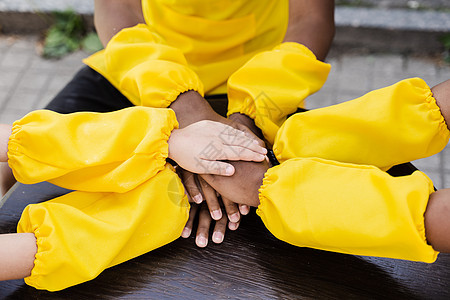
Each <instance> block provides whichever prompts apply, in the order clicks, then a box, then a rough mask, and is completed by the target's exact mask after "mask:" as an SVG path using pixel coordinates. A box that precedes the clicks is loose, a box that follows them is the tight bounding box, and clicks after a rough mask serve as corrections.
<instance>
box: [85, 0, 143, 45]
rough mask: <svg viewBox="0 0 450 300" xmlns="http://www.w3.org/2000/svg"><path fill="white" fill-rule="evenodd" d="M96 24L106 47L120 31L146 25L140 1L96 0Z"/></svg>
mask: <svg viewBox="0 0 450 300" xmlns="http://www.w3.org/2000/svg"><path fill="white" fill-rule="evenodd" d="M94 3H95V14H94V24H95V28H96V30H97V33H98V36H99V38H100V40H101V42H102V44H103V46H106V44H108V42H109V40H110V39H111V38H112V37H113V36H114V35H115V34H116V33H117V32H119V31H120V30H122V29H123V28H127V27H132V26H134V25H137V24H139V23H145V20H144V16H143V14H142V7H141V1H140V0H95V2H94Z"/></svg>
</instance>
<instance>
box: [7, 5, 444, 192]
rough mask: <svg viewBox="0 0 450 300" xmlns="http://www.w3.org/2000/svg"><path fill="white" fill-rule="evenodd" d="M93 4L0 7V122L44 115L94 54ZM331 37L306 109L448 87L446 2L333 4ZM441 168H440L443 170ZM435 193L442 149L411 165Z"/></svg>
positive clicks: (440, 177) (440, 176) (441, 184)
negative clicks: (407, 82)
mask: <svg viewBox="0 0 450 300" xmlns="http://www.w3.org/2000/svg"><path fill="white" fill-rule="evenodd" d="M93 6H94V5H93V0H0V122H2V123H11V122H13V121H14V120H16V119H18V118H21V117H22V116H23V115H25V114H26V113H28V112H29V111H31V110H35V109H38V108H42V107H44V106H45V105H46V104H47V103H48V102H49V101H50V100H51V99H52V97H53V96H54V95H55V94H56V93H57V92H58V91H59V90H60V89H61V88H62V87H64V85H65V84H66V83H67V82H68V81H69V80H70V79H71V77H72V76H73V75H74V73H75V72H76V71H77V70H78V69H79V68H80V67H81V66H82V62H81V60H82V59H83V58H84V57H87V56H88V55H89V54H90V53H93V52H95V51H97V50H98V49H100V48H101V45H100V43H99V41H98V39H97V37H96V34H95V32H94V28H93ZM335 18H336V26H337V30H336V36H335V41H334V44H333V46H332V49H331V52H330V54H329V56H328V59H327V61H328V62H329V63H330V64H331V65H332V71H331V74H330V76H329V79H328V81H327V83H326V84H325V86H324V87H323V89H322V90H321V91H319V92H318V93H316V94H315V95H313V96H311V97H310V98H309V99H308V100H307V108H309V109H314V108H318V107H323V106H329V105H333V104H337V103H340V102H343V101H347V100H350V99H353V98H356V97H359V96H361V95H363V94H364V93H366V92H368V91H370V90H373V89H377V88H381V87H384V86H387V85H390V84H393V83H395V82H397V81H399V80H402V79H404V78H409V77H414V76H418V77H421V78H423V79H425V80H426V81H427V83H428V84H429V85H430V86H433V85H435V84H437V83H439V82H442V81H445V80H448V79H450V1H449V0H420V1H419V0H417V1H407V0H380V1H376V0H336V14H335ZM447 162H448V163H447ZM414 164H415V165H416V166H417V167H419V168H420V169H421V170H422V171H424V172H425V173H427V174H428V175H429V176H430V177H431V178H432V179H433V181H434V183H435V185H436V187H438V188H442V187H450V148H449V147H447V148H446V150H445V151H444V152H442V153H440V154H438V155H435V156H433V157H430V158H427V159H423V160H420V161H416V162H414Z"/></svg>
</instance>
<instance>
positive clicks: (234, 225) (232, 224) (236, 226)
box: [228, 222, 240, 230]
mask: <svg viewBox="0 0 450 300" xmlns="http://www.w3.org/2000/svg"><path fill="white" fill-rule="evenodd" d="M239 223H240V222H237V223H233V222H229V223H228V229H230V230H236V229H238V227H239Z"/></svg>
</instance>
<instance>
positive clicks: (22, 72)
mask: <svg viewBox="0 0 450 300" xmlns="http://www.w3.org/2000/svg"><path fill="white" fill-rule="evenodd" d="M86 56H87V54H86V53H83V52H81V51H80V52H76V53H74V54H72V55H70V56H67V57H65V58H64V59H62V60H57V61H53V60H44V59H42V58H41V57H39V56H38V55H37V53H36V38H35V37H5V36H0V108H1V109H0V122H2V123H10V122H13V121H14V120H16V119H18V118H20V117H22V116H23V115H25V114H26V113H28V112H29V111H31V110H34V109H38V108H42V107H43V106H44V105H45V104H46V103H47V102H49V100H50V99H51V98H52V97H53V96H54V95H55V94H56V93H57V92H58V91H59V90H60V89H61V88H62V87H63V86H64V85H65V83H67V82H68V81H69V80H70V78H71V77H72V76H73V74H74V73H75V72H76V71H77V70H78V69H79V68H80V66H81V64H82V63H81V59H82V58H83V57H86ZM329 62H330V63H331V65H332V66H333V68H332V72H331V74H330V77H329V79H328V81H327V83H326V84H325V86H324V88H323V89H322V90H321V91H320V92H318V93H317V94H315V95H313V96H311V97H310V99H309V100H308V102H307V103H308V104H307V106H308V108H317V107H322V106H328V105H332V104H336V103H338V102H343V101H346V100H350V99H353V98H356V97H358V96H360V95H362V94H364V93H366V92H368V91H370V90H372V89H376V88H381V87H384V86H387V85H390V84H393V83H395V82H396V81H399V80H401V79H404V78H408V77H413V76H419V77H422V78H423V79H425V80H426V81H427V82H428V84H429V85H430V86H432V85H435V84H437V83H439V82H442V81H444V80H447V79H450V66H448V65H447V66H446V65H440V64H437V63H436V62H435V61H433V60H431V59H426V58H417V57H408V56H402V55H394V54H389V55H382V54H377V55H374V54H368V55H366V54H332V55H331V57H330V59H329ZM449 149H450V148H449V147H447V149H446V150H445V151H444V152H442V153H440V154H438V155H435V156H433V157H430V158H427V159H423V160H420V161H416V162H415V165H416V166H417V167H419V168H420V169H421V170H422V171H424V172H426V173H427V174H428V175H429V176H430V177H431V178H432V179H433V181H434V182H435V185H436V187H438V188H442V187H450V163H449V165H447V164H446V162H447V161H449V162H450V150H449Z"/></svg>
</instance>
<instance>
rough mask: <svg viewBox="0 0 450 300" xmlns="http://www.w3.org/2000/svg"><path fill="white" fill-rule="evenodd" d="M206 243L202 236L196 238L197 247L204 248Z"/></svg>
mask: <svg viewBox="0 0 450 300" xmlns="http://www.w3.org/2000/svg"><path fill="white" fill-rule="evenodd" d="M207 243H208V241H207V240H206V238H205V237H204V236H202V235H200V236H198V237H197V246H199V247H206V244H207Z"/></svg>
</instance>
